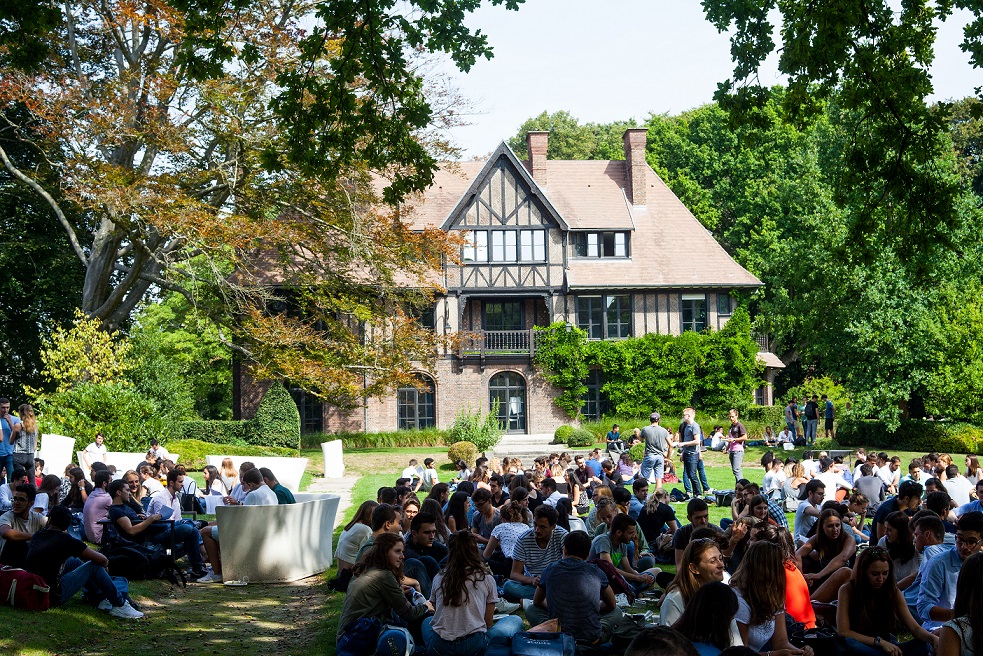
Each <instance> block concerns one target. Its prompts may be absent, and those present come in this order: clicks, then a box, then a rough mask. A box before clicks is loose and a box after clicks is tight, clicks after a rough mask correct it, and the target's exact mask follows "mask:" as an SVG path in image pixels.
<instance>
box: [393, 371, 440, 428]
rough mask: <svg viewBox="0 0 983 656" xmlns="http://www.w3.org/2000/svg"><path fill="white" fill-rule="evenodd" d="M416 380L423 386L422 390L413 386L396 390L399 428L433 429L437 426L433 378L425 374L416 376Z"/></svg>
mask: <svg viewBox="0 0 983 656" xmlns="http://www.w3.org/2000/svg"><path fill="white" fill-rule="evenodd" d="M416 379H417V380H418V381H420V383H422V384H423V386H424V388H423V389H420V388H418V387H414V386H412V385H408V386H406V387H400V388H399V389H398V390H396V403H397V406H398V413H397V414H398V417H399V420H398V424H397V428H399V429H400V430H403V429H413V428H433V427H434V425H436V423H437V422H436V417H437V412H436V406H437V404H436V395H435V393H434V389H435V387H434V382H433V378H431V377H430V376H426V375H424V374H416Z"/></svg>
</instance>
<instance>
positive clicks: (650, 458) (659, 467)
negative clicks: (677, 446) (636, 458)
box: [638, 453, 666, 483]
mask: <svg viewBox="0 0 983 656" xmlns="http://www.w3.org/2000/svg"><path fill="white" fill-rule="evenodd" d="M665 469H666V459H665V457H664V456H660V455H656V454H651V455H650V454H648V453H646V454H645V457H644V458H642V468H641V470H640V471H639V472H638V477H639V478H641V479H642V480H643V481H647V480H649V476H651V475H652V473H653V472H655V480H656V482H657V483H658V482H659V481H661V480H662V477H663V475H664V474H665Z"/></svg>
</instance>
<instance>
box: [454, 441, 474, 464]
mask: <svg viewBox="0 0 983 656" xmlns="http://www.w3.org/2000/svg"><path fill="white" fill-rule="evenodd" d="M447 459H448V460H450V461H451V462H455V463H456V462H457V461H458V460H463V461H464V462H466V463H468V466H469V467H470V466H471V465H473V464H474V461H475V460H477V459H478V447H476V446H475V445H474V444H473V443H471V442H454V444H451V445H450V448H448V449H447Z"/></svg>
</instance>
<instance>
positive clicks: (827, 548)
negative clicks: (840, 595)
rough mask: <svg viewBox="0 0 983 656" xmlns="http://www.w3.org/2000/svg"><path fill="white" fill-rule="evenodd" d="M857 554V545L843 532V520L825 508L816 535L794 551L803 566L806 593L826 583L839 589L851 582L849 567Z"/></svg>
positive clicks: (847, 533)
mask: <svg viewBox="0 0 983 656" xmlns="http://www.w3.org/2000/svg"><path fill="white" fill-rule="evenodd" d="M856 553H857V541H856V540H854V539H853V535H852V533H850V532H847V531H844V530H843V520H842V519H840V513H839V511H837V510H835V509H832V508H828V509H826V510H824V511H822V513H821V514H820V517H819V523H818V525H817V527H816V534H815V535H813V536H812V537H811V538H809V539H808V540H806V542H805V544H803V545H802V546H801V547H799V550H798V551H796V558H798V560H799V562H801V563H802V573H803V574H804V575H805V579H806V582H807V583H808V584H809V589H810V590H812V591H813V593H814V596H813V600H817V598H816V596H815V593H818V591H819V590H820V589H821V587H822V586H823V584H825V583H826V582H827V580H831V581H833V582H832V583H831V584H830V585H832V586H835V589H837V590H838V589H839V587H840V586H841V585H843V584H844V583H845V582H846V581H848V580H849V579H850V576H851V575H852V572H851V570H850V564H851V561H852V560H853V556H854V555H855V554H856Z"/></svg>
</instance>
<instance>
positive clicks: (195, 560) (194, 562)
mask: <svg viewBox="0 0 983 656" xmlns="http://www.w3.org/2000/svg"><path fill="white" fill-rule="evenodd" d="M171 531H174V548H175V551H176V553H174V554H172V555H173V556H174V558H177V557H178V556H182V555H184V556H187V557H188V562H189V563H191V569H193V570H200V569H201V550H200V549H199V548H198V545H199V544H201V534H200V533H199V532H198V531H197V530H195V527H194V526H193V525H191V524H183V523H174V524H173V525H172V524H151V525H150V527H149V528H148V529H147V538H146V542H148V543H151V544H159V545H160V546H162V547H164V548H165V549H170V548H171V536H170V535H169V534H170V532H171Z"/></svg>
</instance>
